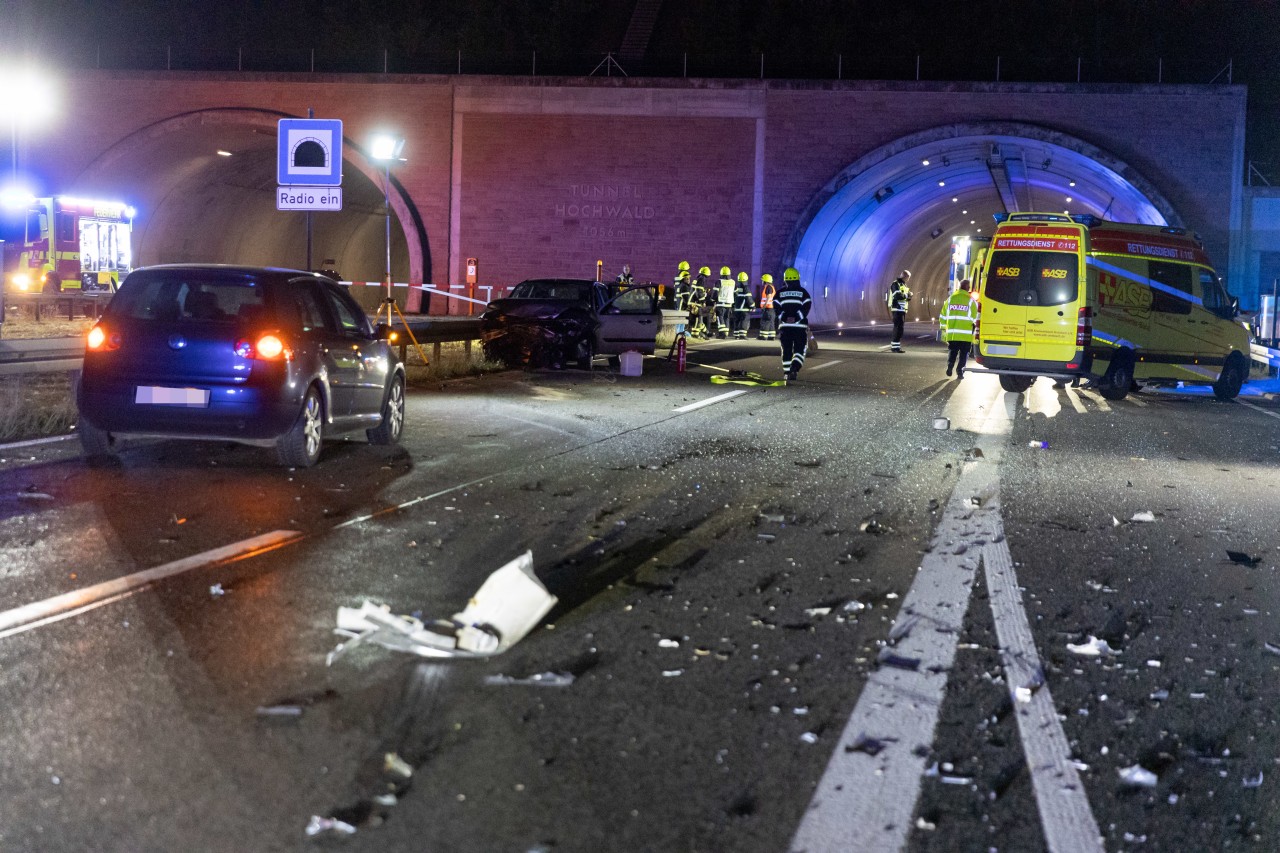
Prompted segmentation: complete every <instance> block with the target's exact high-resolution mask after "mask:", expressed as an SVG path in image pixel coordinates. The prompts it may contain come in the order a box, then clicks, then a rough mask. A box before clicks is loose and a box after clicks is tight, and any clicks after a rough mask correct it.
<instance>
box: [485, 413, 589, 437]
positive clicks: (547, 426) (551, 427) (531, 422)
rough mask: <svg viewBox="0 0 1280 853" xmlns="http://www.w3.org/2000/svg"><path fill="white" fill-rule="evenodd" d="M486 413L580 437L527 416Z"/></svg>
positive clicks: (549, 430)
mask: <svg viewBox="0 0 1280 853" xmlns="http://www.w3.org/2000/svg"><path fill="white" fill-rule="evenodd" d="M488 414H490V415H493V416H494V417H498V418H506V419H507V420H509V421H515V422H516V423H518V424H527V425H528V426H531V427H537V428H538V429H545V430H547V431H548V432H558V433H560V434H561V435H567V436H569V437H570V438H581V437H582V436H580V435H578V434H576V433H572V432H570V431H569V430H567V429H560V427H556V426H552V425H551V424H544V423H542V422H541V421H531V420H529V419H528V418H518V417H516V416H515V415H508V414H506V413H505V412H489V413H488Z"/></svg>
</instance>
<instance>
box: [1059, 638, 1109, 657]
mask: <svg viewBox="0 0 1280 853" xmlns="http://www.w3.org/2000/svg"><path fill="white" fill-rule="evenodd" d="M1067 651H1069V652H1071V653H1072V654H1073V655H1082V656H1083V657H1088V658H1096V657H1100V656H1102V655H1114V654H1119V652H1117V651H1116V650H1115V649H1113V648H1111V646H1110V645H1109V644H1108V643H1107V641H1106V640H1099V639H1098V638H1097V637H1095V636H1093V635H1092V634H1090V635H1089V639H1088V640H1085V641H1084V642H1083V643H1080V644H1078V645H1077V644H1075V643H1067Z"/></svg>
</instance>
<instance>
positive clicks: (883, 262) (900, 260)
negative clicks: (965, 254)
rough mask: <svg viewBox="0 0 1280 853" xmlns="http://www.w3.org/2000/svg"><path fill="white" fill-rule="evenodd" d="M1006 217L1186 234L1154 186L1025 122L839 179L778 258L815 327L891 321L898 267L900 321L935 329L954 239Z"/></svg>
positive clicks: (920, 148)
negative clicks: (794, 279)
mask: <svg viewBox="0 0 1280 853" xmlns="http://www.w3.org/2000/svg"><path fill="white" fill-rule="evenodd" d="M1005 211H1009V212H1014V211H1038V212H1059V213H1060V212H1064V211H1069V212H1070V213H1072V214H1078V213H1091V214H1094V215H1095V216H1102V217H1105V218H1108V219H1113V220H1116V221H1124V222H1142V223H1147V224H1158V225H1175V226H1180V225H1181V224H1182V223H1181V219H1180V217H1179V216H1178V214H1177V212H1176V211H1175V210H1174V209H1173V207H1172V205H1170V204H1169V202H1168V201H1167V199H1165V197H1164V196H1163V195H1162V194H1161V193H1160V192H1159V191H1158V190H1157V189H1156V188H1155V186H1154V185H1153V184H1152V183H1151V182H1150V181H1148V180H1147V179H1146V178H1144V177H1143V176H1142V175H1141V174H1139V173H1138V172H1137V171H1136V170H1134V169H1132V168H1131V167H1130V166H1128V165H1127V164H1126V163H1124V162H1123V161H1121V160H1120V159H1119V158H1117V157H1115V156H1113V155H1111V154H1109V153H1107V152H1105V151H1103V150H1101V149H1099V148H1097V147H1095V146H1092V145H1090V144H1089V143H1086V142H1084V141H1083V140H1080V139H1076V138H1074V137H1072V136H1069V135H1067V134H1063V133H1060V132H1057V131H1054V130H1050V129H1047V128H1044V127H1040V126H1037V125H1031V124H1018V123H1011V122H990V123H972V124H958V125H947V126H942V127H937V128H933V129H930V130H926V131H922V132H920V133H916V134H912V135H910V136H906V137H903V138H901V139H898V140H896V141H894V142H892V143H890V144H888V145H885V146H882V147H880V148H878V149H876V150H874V151H872V152H870V153H868V154H866V155H865V156H863V157H861V158H859V159H858V160H857V161H856V162H854V163H852V164H851V165H849V166H848V167H847V168H845V169H843V170H842V171H841V172H840V173H839V174H838V175H836V176H835V177H834V178H833V179H832V180H831V181H829V182H828V183H827V185H826V186H824V187H823V188H822V190H821V191H819V192H818V193H817V194H816V195H815V196H814V198H813V200H812V201H811V202H810V204H809V205H808V207H807V208H806V210H805V212H804V214H803V215H802V216H801V218H800V220H799V221H798V222H797V224H796V226H795V229H794V230H793V232H792V235H791V239H790V241H789V243H788V247H787V252H786V257H787V258H791V259H793V260H792V261H791V263H792V265H793V266H795V267H796V268H797V269H798V270H799V271H800V276H801V280H802V281H803V282H804V283H805V285H806V287H808V289H809V291H810V292H811V293H812V294H813V296H814V311H813V315H812V317H813V320H814V321H815V322H818V323H834V322H838V321H844V322H848V321H858V320H862V321H869V320H883V319H887V317H888V315H887V313H886V309H885V308H884V305H883V304H882V297H883V293H884V290H885V289H886V287H887V285H888V283H889V281H891V280H892V279H893V277H894V276H895V275H896V274H897V272H898V271H899V270H901V269H904V268H906V269H910V270H911V271H912V279H911V285H912V289H913V290H914V292H915V295H916V298H915V300H914V301H913V306H912V310H911V312H909V314H908V318H909V319H912V320H917V319H918V320H931V319H935V318H936V316H937V313H938V310H939V307H940V306H941V303H942V301H943V300H944V299H945V298H946V288H947V283H948V276H947V273H948V270H949V265H950V256H951V240H952V238H953V237H959V236H969V237H982V236H984V235H986V236H989V235H990V234H991V233H992V231H993V229H994V220H993V216H992V215H993V214H995V213H998V212H1005Z"/></svg>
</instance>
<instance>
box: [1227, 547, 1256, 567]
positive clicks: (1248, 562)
mask: <svg viewBox="0 0 1280 853" xmlns="http://www.w3.org/2000/svg"><path fill="white" fill-rule="evenodd" d="M1227 558H1228V559H1229V560H1231V562H1233V563H1239V564H1240V565H1242V566H1248V567H1249V568H1251V569H1252V568H1253V567H1254V566H1256V565H1258V563H1261V562H1262V558H1261V557H1250V556H1249V555H1248V554H1245V553H1243V552H1241V551H1232V550H1231V549H1229V548H1228V549H1227Z"/></svg>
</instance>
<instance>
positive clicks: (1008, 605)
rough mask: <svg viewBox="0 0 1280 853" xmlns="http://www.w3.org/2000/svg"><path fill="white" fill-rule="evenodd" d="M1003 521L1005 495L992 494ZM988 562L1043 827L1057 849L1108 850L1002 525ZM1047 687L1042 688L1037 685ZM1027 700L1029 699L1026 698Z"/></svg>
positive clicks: (986, 551) (986, 552) (988, 549)
mask: <svg viewBox="0 0 1280 853" xmlns="http://www.w3.org/2000/svg"><path fill="white" fill-rule="evenodd" d="M991 502H992V504H993V505H994V506H995V509H996V511H997V516H996V518H997V524H999V515H998V512H999V504H1000V498H999V494H998V493H997V494H996V495H995V496H993V498H992V501H991ZM982 564H983V567H984V569H985V574H986V580H987V592H988V594H989V597H990V600H991V614H992V616H993V617H995V624H996V636H997V637H998V638H999V641H1000V658H1001V660H1002V661H1003V662H1004V671H1005V684H1006V686H1007V687H1008V689H1009V698H1010V699H1011V700H1012V701H1013V707H1014V708H1016V709H1017V711H1018V713H1017V719H1018V734H1019V736H1020V739H1021V740H1022V752H1023V755H1024V756H1025V758H1026V762H1027V767H1028V768H1029V770H1030V772H1031V787H1032V790H1033V791H1034V792H1035V795H1036V805H1037V806H1038V807H1039V811H1040V826H1041V828H1042V829H1043V830H1044V837H1045V842H1046V845H1047V846H1048V849H1049V850H1051V851H1072V853H1075V851H1098V853H1101V851H1102V850H1104V849H1105V848H1104V847H1103V844H1102V834H1101V833H1100V832H1099V831H1098V823H1097V821H1096V820H1095V819H1094V817H1093V811H1092V810H1091V809H1090V808H1089V798H1088V796H1086V794H1085V791H1084V787H1083V786H1082V785H1081V783H1080V774H1079V773H1077V772H1076V768H1075V765H1074V764H1072V757H1071V747H1070V745H1069V744H1068V743H1067V736H1066V733H1065V732H1063V730H1062V722H1061V721H1060V720H1059V719H1058V710H1057V708H1056V707H1055V706H1054V704H1053V696H1052V694H1051V693H1050V691H1049V686H1048V685H1047V684H1044V683H1043V682H1044V670H1043V668H1042V667H1041V665H1040V656H1039V655H1038V654H1037V653H1036V644H1035V639H1034V638H1033V637H1032V636H1031V625H1030V624H1029V623H1028V622H1027V612H1026V610H1025V609H1024V608H1023V606H1022V595H1021V593H1020V592H1019V591H1018V577H1017V574H1016V573H1015V572H1014V568H1013V558H1012V557H1011V556H1010V554H1009V543H1008V542H1006V541H1005V540H1004V529H1003V525H1000V527H999V530H998V534H997V537H996V541H993V542H991V543H990V544H988V545H986V546H984V547H983V549H982ZM1038 684H1039V685H1041V686H1039V687H1036V685H1038ZM1019 688H1022V689H1023V691H1027V690H1030V691H1031V692H1030V695H1029V697H1027V696H1025V695H1024V697H1021V698H1020V697H1019V695H1018V694H1019ZM1024 700H1025V701H1024Z"/></svg>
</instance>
